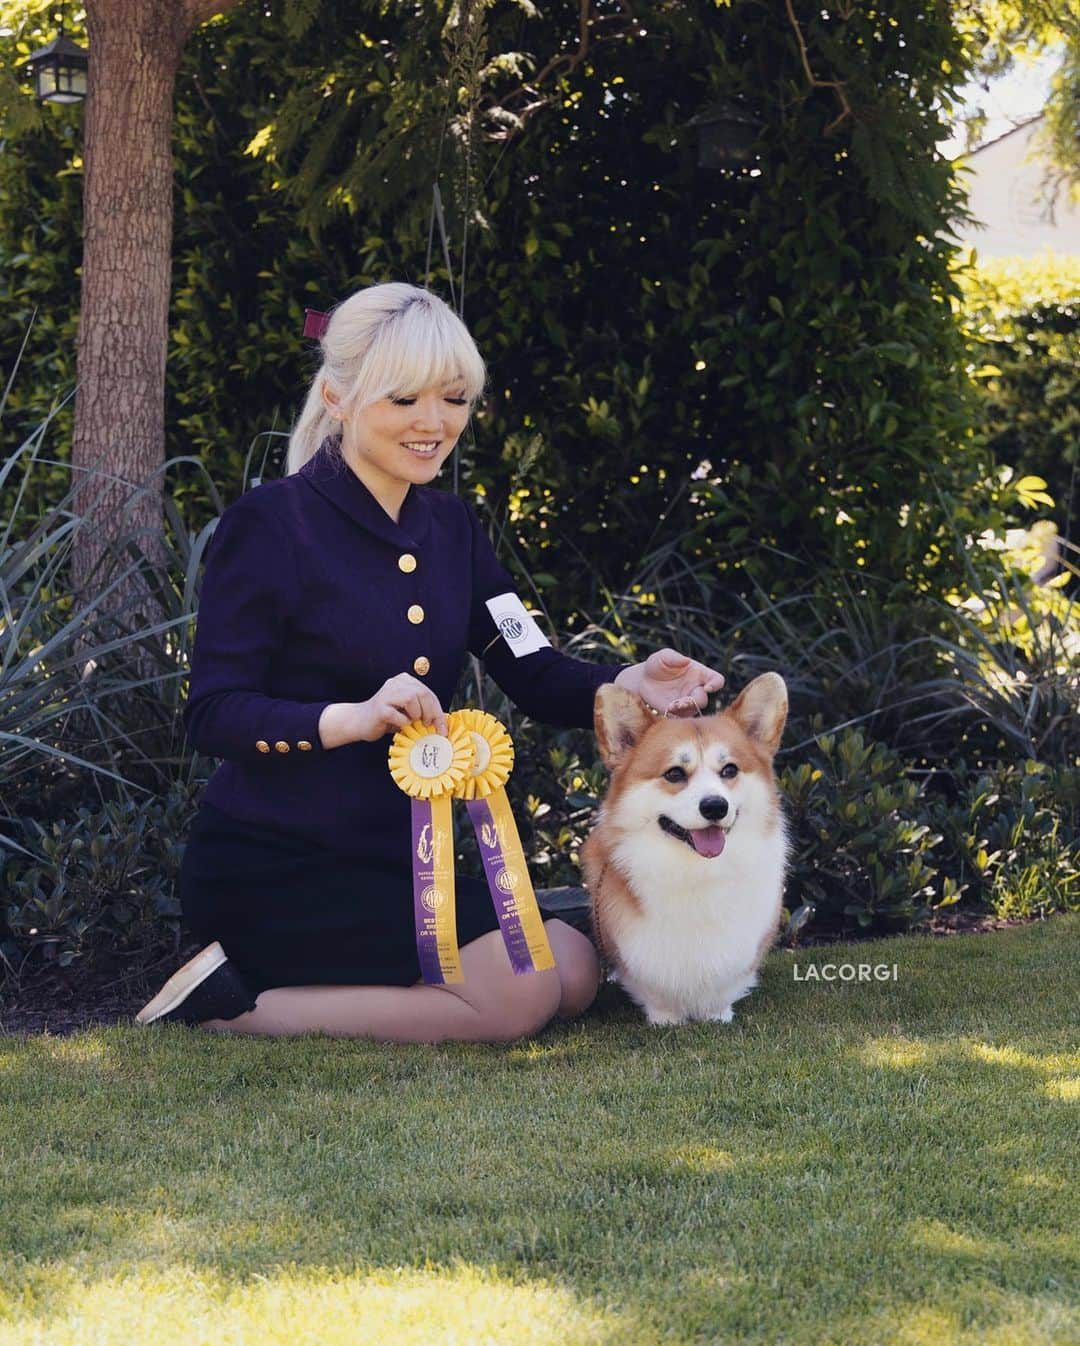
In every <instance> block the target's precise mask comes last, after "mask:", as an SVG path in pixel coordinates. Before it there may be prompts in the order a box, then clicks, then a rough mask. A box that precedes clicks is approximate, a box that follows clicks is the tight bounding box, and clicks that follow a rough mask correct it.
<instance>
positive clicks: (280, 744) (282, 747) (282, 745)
mask: <svg viewBox="0 0 1080 1346" xmlns="http://www.w3.org/2000/svg"><path fill="white" fill-rule="evenodd" d="M274 747H275V748H276V749H277V750H278V752H288V751H289V745H288V744H287V743H286V742H285V740H284V739H283V738H279V739H278V741H277V742H276V743H275V744H274Z"/></svg>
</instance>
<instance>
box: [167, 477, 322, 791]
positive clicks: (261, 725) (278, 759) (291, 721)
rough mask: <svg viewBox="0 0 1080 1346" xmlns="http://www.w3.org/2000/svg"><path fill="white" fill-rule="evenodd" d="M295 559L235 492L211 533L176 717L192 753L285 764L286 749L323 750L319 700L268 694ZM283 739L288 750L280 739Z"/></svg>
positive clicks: (273, 765)
mask: <svg viewBox="0 0 1080 1346" xmlns="http://www.w3.org/2000/svg"><path fill="white" fill-rule="evenodd" d="M295 583H296V566H295V562H294V558H293V552H292V548H291V542H290V540H289V539H288V538H287V535H284V536H283V535H282V532H281V530H280V529H278V528H275V527H274V525H273V523H272V522H271V521H270V520H269V519H268V518H267V517H266V516H265V515H264V514H263V512H262V511H260V510H259V509H258V508H256V507H253V504H252V497H251V496H250V495H249V496H241V497H240V499H239V500H237V501H235V502H234V503H233V504H232V505H230V506H229V507H228V508H227V509H226V510H225V512H224V513H223V514H222V516H221V518H220V519H219V520H218V523H217V527H216V529H215V530H214V533H213V536H212V537H211V539H210V545H209V547H208V548H207V552H206V568H205V571H204V574H203V581H202V593H201V597H200V600H199V612H198V619H197V624H196V629H195V647H194V649H193V651H192V657H191V680H190V683H189V688H188V700H187V705H186V706H185V708H184V713H183V721H184V728H185V729H186V731H187V735H188V739H189V740H190V742H191V743H192V744H193V745H194V747H195V748H197V749H198V750H199V752H202V753H205V754H207V755H208V756H211V757H221V758H228V759H229V760H231V761H235V762H243V763H246V764H254V763H256V762H258V763H261V764H264V765H265V768H266V770H267V771H270V770H274V769H278V770H281V769H287V765H286V764H287V763H288V761H289V759H290V755H291V756H292V758H293V760H295V754H296V753H297V752H300V753H302V754H303V755H304V756H305V757H306V756H309V755H310V754H311V753H317V752H326V751H328V750H327V749H326V748H324V747H323V746H322V741H321V740H320V738H319V716H320V715H321V714H322V712H323V710H324V709H325V708H326V706H328V705H330V704H331V702H330V701H329V700H327V701H289V700H284V699H282V698H280V697H275V696H271V695H269V694H268V691H267V688H268V686H269V674H270V667H271V661H272V660H273V658H274V655H275V653H276V652H278V651H280V649H281V647H282V645H283V643H284V640H285V622H286V619H287V616H288V613H289V612H290V611H291V603H292V593H293V589H294V586H295ZM283 744H287V745H288V749H289V751H288V753H286V751H285V749H284V748H283V746H282V745H283Z"/></svg>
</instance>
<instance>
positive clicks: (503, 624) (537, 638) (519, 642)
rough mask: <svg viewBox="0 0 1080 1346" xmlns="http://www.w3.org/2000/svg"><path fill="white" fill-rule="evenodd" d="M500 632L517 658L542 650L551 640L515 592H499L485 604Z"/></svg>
mask: <svg viewBox="0 0 1080 1346" xmlns="http://www.w3.org/2000/svg"><path fill="white" fill-rule="evenodd" d="M485 606H486V608H487V610H488V612H490V613H491V618H492V620H493V621H494V623H495V625H496V626H497V627H498V629H499V634H500V635H501V636H502V638H503V639H504V640H505V641H506V644H507V646H508V647H509V648H510V649H511V650H512V651H513V653H514V657H515V658H516V659H521V658H523V657H524V656H525V655H526V654H534V653H535V652H536V651H537V650H542V649H543V648H544V646H545V645H550V644H551V641H550V640H548V638H547V636H545V635H544V633H543V631H541V630H540V628H539V627H538V626H537V624H536V622H535V621H534V620H533V618H532V617H530V616H529V614H528V612H526V611H525V604H524V603H523V602H522V601H521V599H520V598H518V596H517V594H515V593H508V594H497V595H496V596H495V597H494V598H489V599H488V600H487V603H486V604H485Z"/></svg>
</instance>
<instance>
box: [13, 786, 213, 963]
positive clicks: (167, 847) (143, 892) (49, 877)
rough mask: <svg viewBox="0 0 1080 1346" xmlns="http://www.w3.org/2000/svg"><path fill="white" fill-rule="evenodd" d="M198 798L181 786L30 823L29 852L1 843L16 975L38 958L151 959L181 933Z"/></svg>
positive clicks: (26, 824)
mask: <svg viewBox="0 0 1080 1346" xmlns="http://www.w3.org/2000/svg"><path fill="white" fill-rule="evenodd" d="M194 795H195V792H194V791H193V790H192V789H191V788H190V787H189V788H185V787H183V786H180V785H176V786H173V787H171V788H170V789H169V790H168V791H167V792H166V794H165V795H164V796H161V797H158V796H153V797H150V798H144V799H142V800H141V801H140V802H136V801H134V800H128V801H126V802H118V801H117V802H111V803H108V804H105V805H104V806H103V807H102V808H100V809H90V808H87V807H85V806H80V807H79V808H78V809H77V810H76V811H75V815H74V816H73V817H69V818H63V819H57V820H53V821H51V822H47V823H43V822H41V821H39V820H38V819H36V818H24V819H23V820H22V834H21V836H20V837H19V838H17V844H21V846H22V848H23V849H22V850H21V851H18V852H7V853H5V849H4V847H3V845H2V844H0V881H2V883H3V892H4V901H5V907H4V910H3V911H2V912H0V935H3V934H4V927H5V926H6V938H5V939H4V942H3V944H2V945H0V951H2V952H3V954H4V957H5V961H6V962H7V964H8V966H9V967H13V966H17V964H18V963H19V962H21V961H22V960H23V959H24V958H25V957H26V956H28V955H30V956H32V955H33V954H34V953H35V952H37V953H39V954H40V955H41V956H42V957H43V958H45V959H46V960H48V961H55V962H56V963H57V964H59V966H61V967H66V966H67V965H68V964H69V963H71V962H72V961H74V960H75V959H76V958H82V959H85V958H86V957H87V956H88V955H90V956H94V955H100V954H101V953H103V952H105V951H108V952H109V953H121V954H134V955H137V956H139V957H141V958H143V959H145V958H146V957H147V956H148V955H149V954H150V953H152V952H154V951H158V950H160V949H161V946H162V945H163V944H164V943H166V942H170V943H172V944H173V945H174V946H175V944H176V942H177V934H178V931H179V925H180V907H179V904H178V902H177V900H176V896H175V892H174V887H175V882H176V876H177V873H178V871H179V868H180V860H181V858H182V857H183V852H184V845H183V840H182V839H183V837H185V836H186V834H187V830H188V828H189V827H190V825H191V820H192V818H193V817H194V815H195V808H196V804H195V797H194Z"/></svg>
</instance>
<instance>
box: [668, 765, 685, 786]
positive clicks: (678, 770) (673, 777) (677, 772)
mask: <svg viewBox="0 0 1080 1346" xmlns="http://www.w3.org/2000/svg"><path fill="white" fill-rule="evenodd" d="M664 779H665V780H667V781H670V782H671V783H672V785H678V784H679V783H680V782H681V781H684V780H685V779H686V772H685V771H684V770H683V769H682V767H681V766H673V767H669V768H668V769H667V771H665V772H664Z"/></svg>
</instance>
